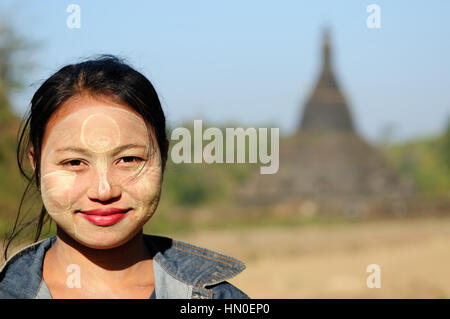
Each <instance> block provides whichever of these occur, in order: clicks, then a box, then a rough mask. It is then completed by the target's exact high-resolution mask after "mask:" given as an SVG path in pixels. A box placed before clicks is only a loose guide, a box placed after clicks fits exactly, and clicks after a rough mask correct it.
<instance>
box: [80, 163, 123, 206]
mask: <svg viewBox="0 0 450 319" xmlns="http://www.w3.org/2000/svg"><path fill="white" fill-rule="evenodd" d="M91 183H92V184H91V186H90V187H89V191H88V194H87V195H88V197H89V198H90V199H91V200H98V201H102V202H103V201H108V200H111V199H114V198H117V197H119V196H120V194H121V191H120V187H119V186H118V185H116V183H114V182H113V181H112V180H111V177H110V176H108V173H107V172H106V171H103V170H102V171H98V172H97V173H96V177H95V178H93V180H92V182H91Z"/></svg>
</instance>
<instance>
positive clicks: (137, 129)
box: [40, 96, 162, 249]
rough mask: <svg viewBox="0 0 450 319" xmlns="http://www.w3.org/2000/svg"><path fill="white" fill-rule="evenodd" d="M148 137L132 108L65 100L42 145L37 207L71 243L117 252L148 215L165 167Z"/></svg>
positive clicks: (80, 98)
mask: <svg viewBox="0 0 450 319" xmlns="http://www.w3.org/2000/svg"><path fill="white" fill-rule="evenodd" d="M149 132H150V129H149V128H148V127H147V126H146V123H145V121H144V120H143V118H142V117H141V116H140V114H139V113H137V112H136V111H134V110H133V109H132V108H131V107H129V106H127V105H125V104H118V103H117V102H112V101H109V100H106V99H98V98H93V97H89V96H77V97H73V98H71V99H69V100H68V101H67V102H65V103H64V104H63V105H62V106H61V107H60V108H59V109H58V110H57V111H56V112H55V113H54V114H53V115H52V116H51V118H50V120H49V121H48V123H47V125H46V128H45V133H44V138H43V143H42V155H41V171H40V174H41V175H40V176H41V194H42V200H43V203H44V205H45V208H46V209H47V211H48V213H49V214H50V216H51V217H52V218H53V220H54V221H55V222H56V223H57V225H58V226H59V227H60V228H61V229H63V230H64V231H65V232H66V233H67V234H68V235H70V236H71V237H72V238H73V239H75V240H76V241H78V242H79V243H81V244H83V245H85V246H88V247H91V248H98V249H108V248H114V247H117V246H120V245H122V244H124V243H126V242H127V241H129V240H130V239H131V238H133V237H134V236H135V235H136V234H137V233H138V232H139V231H140V230H141V229H142V227H143V225H144V224H145V223H146V222H147V221H148V220H149V219H150V217H151V216H152V215H153V213H154V211H155V209H156V207H157V205H158V201H159V197H160V192H161V184H162V166H161V154H160V151H159V147H158V144H157V142H156V140H155V138H154V134H151V136H152V137H151V138H152V139H153V142H151V141H150V136H149ZM111 208H115V209H119V211H114V210H111ZM89 211H90V212H89Z"/></svg>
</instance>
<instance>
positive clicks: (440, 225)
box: [173, 217, 450, 298]
mask: <svg viewBox="0 0 450 319" xmlns="http://www.w3.org/2000/svg"><path fill="white" fill-rule="evenodd" d="M173 237H174V238H176V239H179V240H183V241H187V242H190V243H192V244H194V245H199V246H203V247H206V248H210V249H213V250H216V251H219V252H222V253H224V254H228V255H231V256H233V257H236V258H238V259H240V260H242V261H244V262H245V263H246V265H247V269H246V270H245V271H244V272H242V273H241V274H240V275H238V276H237V277H235V278H234V279H232V280H230V282H231V283H233V284H235V285H236V286H237V287H239V288H240V289H242V290H243V291H245V292H246V293H247V294H248V295H249V296H250V297H251V298H450V217H446V218H442V217H441V218H412V219H397V220H384V221H367V222H357V223H340V224H333V225H303V226H290V227H258V228H245V229H235V230H226V231H225V230H220V231H219V230H214V231H202V232H198V233H192V234H185V235H181V234H179V235H175V236H173ZM369 264H378V265H379V266H380V268H381V288H368V287H367V284H366V280H367V277H368V276H369V275H370V273H367V272H366V267H367V266H368V265H369Z"/></svg>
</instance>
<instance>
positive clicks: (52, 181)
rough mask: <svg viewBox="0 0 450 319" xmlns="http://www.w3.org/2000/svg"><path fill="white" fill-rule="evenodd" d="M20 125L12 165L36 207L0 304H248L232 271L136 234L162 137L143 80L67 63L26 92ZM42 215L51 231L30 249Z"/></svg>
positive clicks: (157, 173)
mask: <svg viewBox="0 0 450 319" xmlns="http://www.w3.org/2000/svg"><path fill="white" fill-rule="evenodd" d="M24 123H25V125H24V126H23V128H22V132H21V135H20V139H19V145H18V151H19V152H18V162H19V168H20V170H21V172H22V174H24V175H25V176H27V175H26V173H25V172H24V163H23V161H24V160H29V161H30V163H31V167H32V168H33V175H32V177H29V181H30V185H31V184H32V183H35V185H36V186H37V189H38V190H39V193H40V196H41V197H42V202H43V206H42V210H41V214H40V216H39V218H38V223H37V232H36V237H35V243H34V244H32V245H30V246H28V247H26V248H24V249H22V250H21V251H19V252H18V253H16V254H15V255H14V256H12V257H11V258H10V259H9V260H7V262H6V263H5V264H4V266H3V268H2V269H1V272H0V298H248V297H247V295H245V294H244V293H243V292H242V291H240V290H239V289H237V288H236V287H234V286H233V285H231V284H229V283H228V282H227V281H226V280H228V279H229V278H231V277H233V276H235V275H237V274H238V273H240V272H241V271H242V270H243V269H244V268H245V266H244V264H243V263H242V262H240V261H238V260H236V259H234V258H231V257H228V256H225V255H222V254H218V253H216V252H213V251H210V250H207V249H203V248H200V247H196V246H193V245H189V244H187V243H183V242H180V241H176V240H172V239H170V238H165V237H158V236H150V235H144V234H143V226H144V224H145V223H146V222H147V221H148V220H149V219H150V218H151V217H152V215H153V214H154V212H155V210H156V208H157V206H158V202H159V198H160V194H161V184H162V180H163V172H164V167H165V164H166V161H167V153H168V139H167V136H166V126H165V116H164V113H163V110H162V108H161V105H160V102H159V99H158V96H157V94H156V92H155V90H154V88H153V86H152V84H151V83H150V82H149V81H148V79H147V78H145V77H144V76H143V75H142V74H141V73H139V72H137V71H136V70H134V69H133V68H131V67H130V66H129V65H127V64H125V63H124V62H123V61H121V60H119V59H118V58H116V57H114V56H109V55H107V56H100V57H99V58H96V59H92V60H88V61H85V62H82V63H78V64H73V65H68V66H65V67H63V68H62V69H60V70H59V71H58V72H56V73H55V74H53V75H52V76H51V77H50V78H49V79H47V80H46V81H45V82H44V83H43V84H42V86H41V87H40V88H39V89H38V90H37V91H36V93H35V94H34V96H33V98H32V101H31V110H30V112H29V114H28V116H27V118H26V121H25V122H24ZM30 185H29V186H30ZM28 189H29V187H27V190H28ZM27 190H26V191H27ZM20 207H22V205H21V206H20ZM19 213H20V209H19ZM49 216H50V217H51V218H52V219H53V220H54V221H55V223H56V225H57V234H56V236H53V237H50V238H47V239H45V240H43V241H40V242H37V240H38V238H39V236H40V233H41V228H42V225H43V223H44V222H45V221H46V220H47V219H48V218H49ZM16 223H17V221H16ZM13 237H14V234H13V236H12V237H10V241H11V239H12V238H13ZM10 241H9V242H8V244H7V245H6V249H7V248H8V246H9V243H10ZM36 242H37V243H36ZM5 256H6V251H5Z"/></svg>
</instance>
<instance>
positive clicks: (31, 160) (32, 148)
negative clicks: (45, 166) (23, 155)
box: [28, 146, 36, 171]
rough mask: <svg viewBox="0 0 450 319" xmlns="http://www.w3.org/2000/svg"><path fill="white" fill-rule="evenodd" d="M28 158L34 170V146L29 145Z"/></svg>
mask: <svg viewBox="0 0 450 319" xmlns="http://www.w3.org/2000/svg"><path fill="white" fill-rule="evenodd" d="M28 160H29V161H30V164H31V167H33V171H34V170H35V168H36V166H35V164H34V147H33V146H31V147H30V149H29V151H28Z"/></svg>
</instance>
